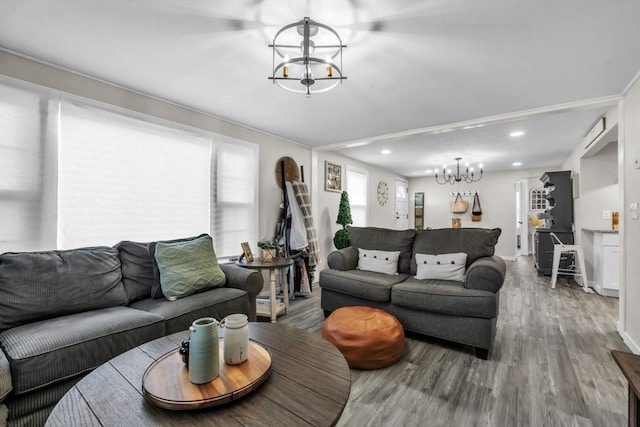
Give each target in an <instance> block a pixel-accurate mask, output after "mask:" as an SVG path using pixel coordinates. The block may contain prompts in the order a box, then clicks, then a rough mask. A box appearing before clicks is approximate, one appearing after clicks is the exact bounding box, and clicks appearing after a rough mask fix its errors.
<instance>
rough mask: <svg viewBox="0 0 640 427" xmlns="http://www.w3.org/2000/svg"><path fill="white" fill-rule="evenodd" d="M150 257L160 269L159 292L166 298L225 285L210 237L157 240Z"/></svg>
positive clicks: (169, 298)
mask: <svg viewBox="0 0 640 427" xmlns="http://www.w3.org/2000/svg"><path fill="white" fill-rule="evenodd" d="M154 257H155V260H156V264H157V265H158V270H159V271H160V285H161V287H162V293H163V294H164V296H165V297H167V299H168V300H171V301H174V300H176V299H178V298H184V297H186V296H189V295H191V294H195V293H196V292H200V291H203V290H206V289H212V288H218V287H221V286H224V284H225V275H224V273H223V272H222V270H221V269H220V267H219V266H218V259H217V258H216V254H215V252H214V251H213V240H212V239H211V237H210V236H202V237H200V238H198V239H195V240H190V241H187V242H176V243H162V242H158V243H157V244H156V250H155V255H154Z"/></svg>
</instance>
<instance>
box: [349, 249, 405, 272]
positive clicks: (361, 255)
mask: <svg viewBox="0 0 640 427" xmlns="http://www.w3.org/2000/svg"><path fill="white" fill-rule="evenodd" d="M398 258H400V251H393V252H388V251H376V250H372V249H358V270H367V271H375V272H376V273H384V274H398Z"/></svg>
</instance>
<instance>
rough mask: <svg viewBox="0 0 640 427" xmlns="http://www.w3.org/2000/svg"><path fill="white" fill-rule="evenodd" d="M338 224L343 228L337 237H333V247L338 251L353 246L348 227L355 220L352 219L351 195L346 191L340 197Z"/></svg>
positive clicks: (337, 233)
mask: <svg viewBox="0 0 640 427" xmlns="http://www.w3.org/2000/svg"><path fill="white" fill-rule="evenodd" d="M336 224H340V225H341V226H342V228H341V229H340V230H338V231H336V234H335V236H333V245H334V246H335V247H336V249H343V248H347V247H349V246H350V245H351V241H350V240H349V232H348V231H347V225H349V224H353V219H351V206H350V205H349V194H348V193H347V192H346V191H343V192H342V195H341V196H340V206H339V207H338V220H337V221H336Z"/></svg>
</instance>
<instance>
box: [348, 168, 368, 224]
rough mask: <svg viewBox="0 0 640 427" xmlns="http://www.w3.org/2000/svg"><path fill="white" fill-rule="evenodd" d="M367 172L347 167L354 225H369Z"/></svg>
mask: <svg viewBox="0 0 640 427" xmlns="http://www.w3.org/2000/svg"><path fill="white" fill-rule="evenodd" d="M368 179H369V177H368V175H367V172H366V171H364V170H361V169H357V168H354V167H352V166H349V165H347V193H348V194H349V205H350V206H351V219H353V225H355V226H358V227H364V226H366V225H367V183H368Z"/></svg>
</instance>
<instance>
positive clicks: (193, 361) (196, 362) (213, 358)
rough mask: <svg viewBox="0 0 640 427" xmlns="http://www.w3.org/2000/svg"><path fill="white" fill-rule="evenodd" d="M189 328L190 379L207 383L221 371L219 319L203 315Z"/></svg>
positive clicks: (198, 382)
mask: <svg viewBox="0 0 640 427" xmlns="http://www.w3.org/2000/svg"><path fill="white" fill-rule="evenodd" d="M189 330H190V331H191V337H190V338H189V381H191V382H192V383H194V384H205V383H208V382H210V381H212V380H213V379H215V378H216V377H217V376H218V374H219V372H220V366H219V363H220V347H219V345H220V344H219V339H218V321H217V320H216V319H214V318H213V317H203V318H201V319H197V320H195V321H194V322H193V324H192V325H191V326H190V327H189Z"/></svg>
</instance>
